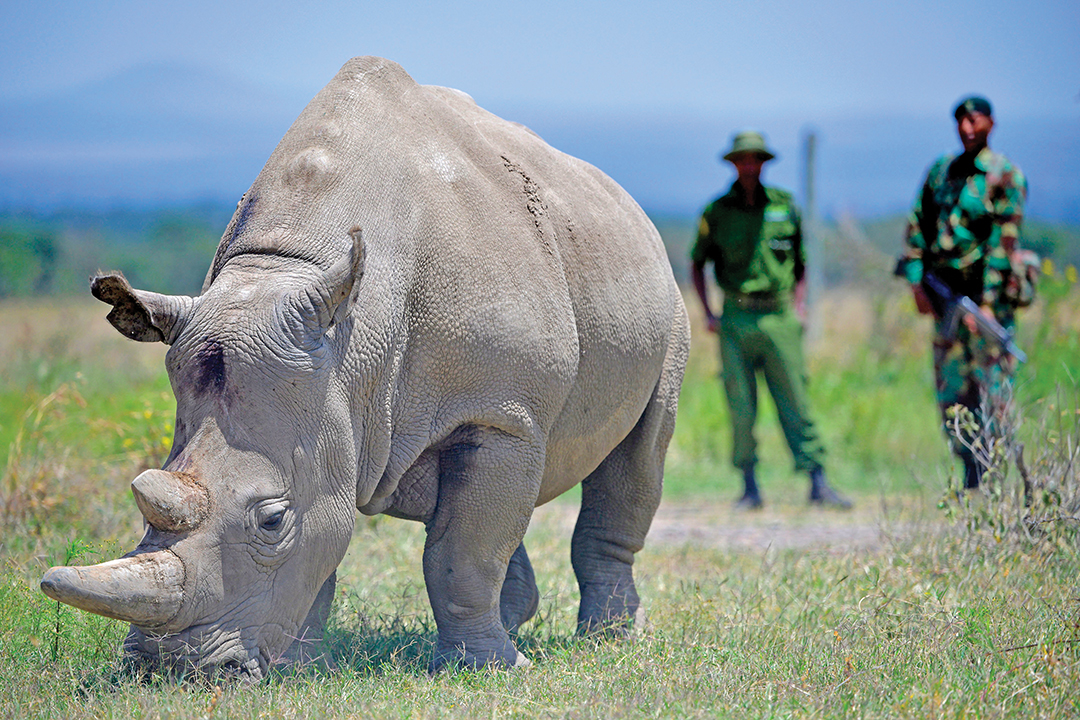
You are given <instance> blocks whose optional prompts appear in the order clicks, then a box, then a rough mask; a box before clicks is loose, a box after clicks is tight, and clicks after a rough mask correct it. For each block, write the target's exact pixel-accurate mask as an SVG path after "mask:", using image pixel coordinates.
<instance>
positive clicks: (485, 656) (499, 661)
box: [428, 641, 532, 675]
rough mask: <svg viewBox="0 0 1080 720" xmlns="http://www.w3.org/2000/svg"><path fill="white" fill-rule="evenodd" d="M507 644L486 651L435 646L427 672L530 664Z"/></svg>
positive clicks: (514, 666)
mask: <svg viewBox="0 0 1080 720" xmlns="http://www.w3.org/2000/svg"><path fill="white" fill-rule="evenodd" d="M507 645H508V646H509V648H508V649H506V648H504V649H503V650H500V651H494V650H492V651H487V652H484V651H480V652H470V651H468V650H466V649H465V648H464V646H461V645H458V646H457V647H455V648H451V649H449V650H447V649H443V648H436V650H435V656H434V657H433V658H432V659H431V664H430V665H428V674H429V675H434V674H435V673H437V672H439V671H441V670H444V669H447V668H450V669H464V670H484V669H517V668H526V667H529V666H530V665H532V662H530V661H529V659H528V658H527V657H525V656H524V655H522V654H521V653H520V652H518V650H517V648H515V647H514V646H513V645H512V644H510V643H509V641H508V642H507Z"/></svg>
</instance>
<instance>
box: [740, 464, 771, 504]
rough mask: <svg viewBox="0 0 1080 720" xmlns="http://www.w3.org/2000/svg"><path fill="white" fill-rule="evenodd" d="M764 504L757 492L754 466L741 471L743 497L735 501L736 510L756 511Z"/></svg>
mask: <svg viewBox="0 0 1080 720" xmlns="http://www.w3.org/2000/svg"><path fill="white" fill-rule="evenodd" d="M763 504H764V503H762V501H761V494H760V493H759V492H758V487H757V479H756V478H755V477H754V466H753V465H751V466H750V467H748V468H746V469H745V470H743V496H742V497H741V498H739V499H738V500H737V501H735V509H736V510H757V509H758V508H760V507H761V506H762V505H763Z"/></svg>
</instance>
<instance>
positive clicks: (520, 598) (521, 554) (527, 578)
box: [499, 543, 540, 633]
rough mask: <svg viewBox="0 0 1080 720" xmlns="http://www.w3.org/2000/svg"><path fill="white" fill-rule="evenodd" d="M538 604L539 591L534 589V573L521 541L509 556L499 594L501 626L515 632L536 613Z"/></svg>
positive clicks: (509, 631)
mask: <svg viewBox="0 0 1080 720" xmlns="http://www.w3.org/2000/svg"><path fill="white" fill-rule="evenodd" d="M539 605H540V591H539V590H537V589H536V575H534V574H533V569H532V564H531V563H530V562H529V555H528V553H526V552H525V543H521V544H520V545H518V547H517V550H515V551H514V554H513V555H512V556H511V557H510V565H509V566H508V567H507V568H506V579H505V580H503V586H502V591H501V592H500V594H499V615H500V616H501V617H502V624H503V627H504V628H506V631H507V632H508V633H515V632H517V630H518V628H519V627H521V626H522V625H524V624H525V623H526V622H528V620H529V619H530V618H531V617H532V616H533V615H535V614H536V608H537V607H539Z"/></svg>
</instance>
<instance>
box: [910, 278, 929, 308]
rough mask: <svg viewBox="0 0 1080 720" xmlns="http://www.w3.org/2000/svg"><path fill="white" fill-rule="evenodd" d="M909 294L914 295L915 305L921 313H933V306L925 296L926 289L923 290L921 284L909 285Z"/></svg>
mask: <svg viewBox="0 0 1080 720" xmlns="http://www.w3.org/2000/svg"><path fill="white" fill-rule="evenodd" d="M911 294H912V295H913V296H914V297H915V307H916V308H917V309H918V310H919V313H920V314H922V315H933V314H934V306H933V305H931V304H930V298H928V297H927V296H926V291H925V290H923V286H922V285H921V284H920V283H915V284H914V285H912V286H911Z"/></svg>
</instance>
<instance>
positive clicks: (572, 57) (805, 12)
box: [0, 0, 1080, 184]
mask: <svg viewBox="0 0 1080 720" xmlns="http://www.w3.org/2000/svg"><path fill="white" fill-rule="evenodd" d="M0 2H2V3H3V10H2V15H0V16H2V17H3V22H2V23H0V104H2V103H10V102H22V101H27V100H33V99H35V98H44V97H48V96H50V95H55V94H58V93H62V92H65V91H70V90H72V89H75V88H79V87H82V86H87V85H89V84H92V83H94V82H98V81H101V80H103V79H106V78H109V77H111V76H115V75H117V74H120V73H123V72H125V71H128V70H130V69H132V68H137V67H140V66H145V65H149V64H163V63H164V64H178V65H185V66H194V67H199V68H205V69H207V70H210V71H213V72H217V73H222V74H224V75H228V76H230V77H235V78H237V79H239V80H241V81H243V82H245V83H249V84H252V85H255V86H259V87H262V88H266V89H268V90H271V91H273V92H274V93H276V94H277V96H278V97H281V98H283V100H282V103H283V104H284V105H286V106H287V107H286V111H287V113H288V114H289V115H290V116H295V115H296V114H297V113H298V112H299V110H300V109H301V108H302V107H303V104H304V103H306V101H307V100H308V99H310V97H312V96H313V95H314V94H315V93H316V92H317V91H318V90H319V88H321V87H322V86H323V85H324V84H325V83H326V82H327V81H328V80H329V79H330V78H331V77H332V76H333V75H334V74H335V73H336V72H337V70H338V69H339V68H340V66H341V65H342V64H343V63H344V62H345V60H347V59H348V58H349V57H352V56H356V55H380V56H383V57H387V58H390V59H392V60H394V61H396V62H398V63H400V64H401V65H402V66H403V67H404V68H405V69H406V70H407V71H408V72H409V73H410V74H411V75H412V76H413V77H414V78H415V79H416V80H418V81H419V82H421V83H425V84H435V85H447V86H451V87H456V88H458V89H461V90H464V91H466V92H468V93H469V94H470V95H472V96H473V97H474V98H475V99H476V101H477V102H478V103H479V104H480V105H481V106H484V107H486V108H488V109H490V110H492V111H494V112H496V113H498V114H502V115H504V116H507V117H511V119H515V120H523V121H529V120H530V119H531V118H538V119H539V121H540V122H544V121H545V119H546V120H551V119H552V118H558V117H560V116H575V117H584V116H590V117H620V118H623V119H628V118H629V119H633V120H636V121H639V122H645V123H646V124H647V121H648V120H649V119H650V118H687V119H690V120H692V121H693V122H697V123H698V124H699V125H700V124H701V123H703V122H708V120H709V119H710V118H713V119H715V124H714V125H713V126H712V127H715V133H716V139H715V142H714V143H713V147H712V148H710V151H709V154H710V156H711V157H710V162H715V151H716V150H717V149H719V148H720V146H721V145H723V144H725V143H726V142H727V138H728V137H729V136H730V133H731V132H734V131H735V130H737V129H739V128H740V127H750V126H755V127H762V129H765V130H766V132H770V131H771V130H772V129H773V128H776V130H775V131H774V132H773V135H774V136H775V137H776V140H777V142H778V143H779V144H780V145H781V146H783V147H792V146H793V145H794V143H796V142H797V137H796V136H797V135H798V134H799V132H801V129H802V128H805V127H810V126H814V125H815V124H818V125H822V126H829V123H830V122H834V121H837V120H838V119H850V118H863V119H864V120H863V124H862V125H860V127H859V130H858V132H860V133H868V134H869V135H870V136H871V139H870V140H869V141H867V142H866V144H867V146H868V147H870V148H872V147H873V145H874V140H873V139H872V137H873V134H874V130H873V128H874V122H873V118H883V119H886V120H888V119H889V118H895V117H911V118H940V119H941V123H942V126H943V133H942V138H943V139H944V140H942V142H945V141H946V140H947V139H948V138H950V137H951V134H952V132H953V130H952V129H951V128H950V123H951V120H950V116H949V113H950V110H951V108H952V107H953V105H954V104H955V103H956V101H957V100H958V99H959V98H961V97H963V96H965V95H967V94H970V93H980V94H985V95H986V96H988V97H989V98H991V100H992V102H993V103H994V107H995V116H996V117H997V118H998V122H999V125H1001V124H1002V123H1008V122H1009V121H1013V120H1020V119H1031V118H1036V119H1044V120H1045V119H1050V120H1053V121H1055V122H1057V123H1058V125H1055V127H1061V125H1060V124H1061V123H1062V122H1064V123H1065V125H1064V127H1066V128H1068V127H1075V128H1076V129H1077V130H1080V2H1077V1H1076V0H1047V1H1045V2H1042V1H1040V0H1030V1H1029V2H1027V3H1025V4H1020V3H1017V2H1016V1H1015V0H983V1H982V2H975V1H973V0H953V1H950V0H934V1H931V0H908V1H907V2H895V1H892V0H880V1H878V2H872V1H870V0H819V1H818V2H800V1H797V0H758V1H756V2H755V1H750V0H737V1H730V0H712V1H705V0H665V2H662V3H661V2H643V1H641V0H625V1H624V2H620V3H613V2H596V1H593V0H545V1H544V2H542V3H527V2H520V1H518V0H514V1H509V0H507V1H503V2H498V1H496V0H460V1H459V2H456V3H448V2H428V1H426V0H425V1H422V2H409V1H408V0H401V1H398V2H386V1H385V0H382V1H381V2H377V3H375V2H363V1H359V0H352V1H351V2H341V1H338V0H329V1H325V2H318V3H310V2H305V3H290V2H281V1H278V0H258V1H250V0H214V1H207V0H186V1H185V2H183V3H172V2H168V3H167V2H159V1H156V0H139V1H127V0H119V1H112V2H110V1H109V0H101V1H99V2H85V1H81V0H34V1H33V2H30V1H27V0H18V1H16V0H0ZM868 123H869V124H868ZM837 127H841V128H842V127H843V125H842V124H841V125H839V126H837ZM880 127H881V132H882V133H887V132H888V131H889V130H888V123H887V122H884V123H882V124H881V125H880ZM710 132H712V130H710ZM836 132H844V131H843V130H842V129H841V130H837V131H836ZM947 149H949V148H948V147H942V148H941V150H942V151H945V150H947ZM788 155H789V156H790V153H788ZM931 159H932V158H925V159H920V161H919V164H920V166H925V165H926V164H927V163H929V161H930V160H931ZM601 169H605V168H603V166H602V168H601ZM789 174H790V173H789ZM617 179H618V178H617ZM912 184H914V181H912Z"/></svg>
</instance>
